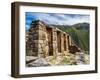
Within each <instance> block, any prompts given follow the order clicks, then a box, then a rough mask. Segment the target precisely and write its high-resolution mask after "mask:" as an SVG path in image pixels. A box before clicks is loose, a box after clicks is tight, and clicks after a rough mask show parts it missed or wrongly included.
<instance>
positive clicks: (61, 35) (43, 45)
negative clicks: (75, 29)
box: [26, 20, 80, 57]
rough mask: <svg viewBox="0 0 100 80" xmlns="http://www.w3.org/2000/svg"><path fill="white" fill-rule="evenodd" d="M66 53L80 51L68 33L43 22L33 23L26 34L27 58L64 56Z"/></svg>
mask: <svg viewBox="0 0 100 80" xmlns="http://www.w3.org/2000/svg"><path fill="white" fill-rule="evenodd" d="M64 51H66V52H71V53H75V52H79V51H80V49H79V48H78V47H77V46H76V45H75V44H74V43H73V41H72V39H71V36H70V35H69V34H68V33H66V32H64V31H62V30H60V29H58V28H56V27H52V26H49V25H47V24H45V23H44V22H42V21H39V20H37V21H32V23H31V27H30V29H29V31H28V32H26V55H27V56H37V57H47V56H56V55H57V54H58V53H60V54H63V53H64Z"/></svg>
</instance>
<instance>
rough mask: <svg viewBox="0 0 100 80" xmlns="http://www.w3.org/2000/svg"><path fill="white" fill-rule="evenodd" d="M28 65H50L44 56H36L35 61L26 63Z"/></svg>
mask: <svg viewBox="0 0 100 80" xmlns="http://www.w3.org/2000/svg"><path fill="white" fill-rule="evenodd" d="M27 66H28V67H41V66H50V64H49V63H48V62H47V61H46V60H45V59H44V58H38V59H36V60H35V61H33V62H31V63H29V64H27Z"/></svg>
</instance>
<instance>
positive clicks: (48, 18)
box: [25, 12, 90, 29]
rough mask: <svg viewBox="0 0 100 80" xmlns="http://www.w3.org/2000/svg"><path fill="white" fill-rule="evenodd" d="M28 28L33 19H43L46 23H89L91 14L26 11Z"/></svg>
mask: <svg viewBox="0 0 100 80" xmlns="http://www.w3.org/2000/svg"><path fill="white" fill-rule="evenodd" d="M25 19H26V21H25V25H26V29H29V28H30V24H31V22H32V20H41V21H43V22H45V23H46V24H54V25H73V24H76V23H83V22H87V23H89V19H90V16H89V15H84V14H83V15H80V14H59V13H34V12H26V14H25Z"/></svg>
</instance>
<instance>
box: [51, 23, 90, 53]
mask: <svg viewBox="0 0 100 80" xmlns="http://www.w3.org/2000/svg"><path fill="white" fill-rule="evenodd" d="M53 26H54V27H57V28H59V29H61V30H63V31H65V32H67V33H69V34H70V36H71V37H72V39H73V41H74V43H75V44H76V45H78V46H79V47H80V48H81V49H82V50H85V51H89V23H77V24H74V25H71V26H69V25H53Z"/></svg>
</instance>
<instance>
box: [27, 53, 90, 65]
mask: <svg viewBox="0 0 100 80" xmlns="http://www.w3.org/2000/svg"><path fill="white" fill-rule="evenodd" d="M85 64H89V55H88V54H84V53H83V52H81V53H76V54H71V53H67V54H66V53H64V54H63V55H62V54H59V55H58V56H57V57H56V56H48V57H46V58H38V57H33V56H27V57H26V66H28V67H40V66H55V65H85Z"/></svg>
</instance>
